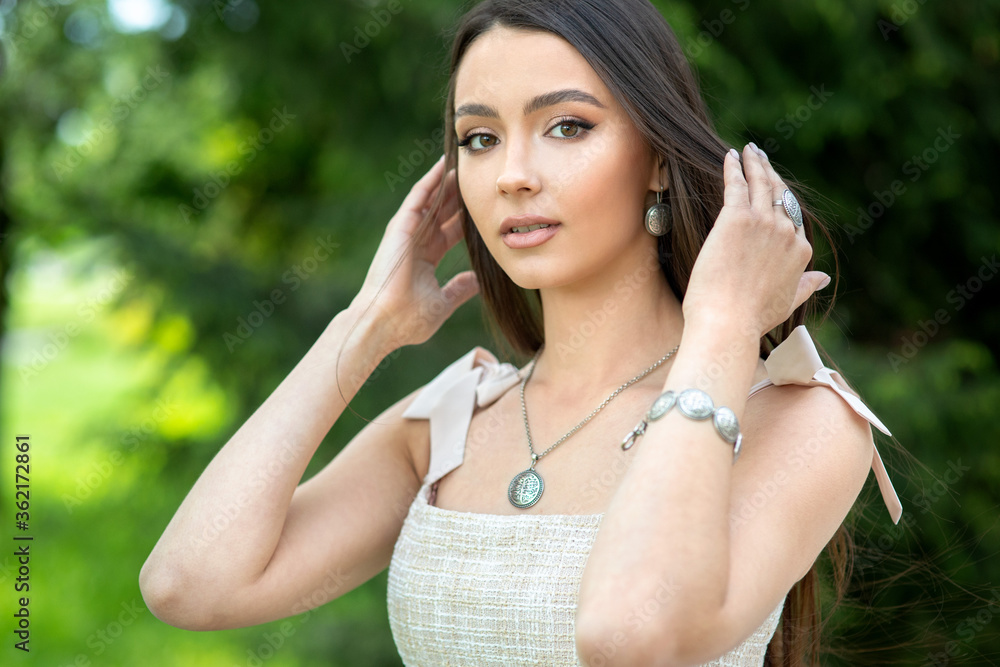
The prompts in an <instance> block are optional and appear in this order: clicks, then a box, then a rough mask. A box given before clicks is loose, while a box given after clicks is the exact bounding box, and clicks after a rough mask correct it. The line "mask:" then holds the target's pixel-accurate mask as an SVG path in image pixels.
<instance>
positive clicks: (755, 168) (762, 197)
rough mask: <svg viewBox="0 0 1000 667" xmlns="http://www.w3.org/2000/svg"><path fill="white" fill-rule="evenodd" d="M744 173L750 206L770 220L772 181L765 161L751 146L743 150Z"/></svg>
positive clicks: (763, 217)
mask: <svg viewBox="0 0 1000 667" xmlns="http://www.w3.org/2000/svg"><path fill="white" fill-rule="evenodd" d="M743 171H744V172H746V175H747V186H748V187H749V189H750V206H751V207H752V208H753V209H755V210H756V211H757V213H758V214H759V215H760V216H761V218H762V219H764V220H767V219H769V218H768V216H770V215H771V206H772V203H771V202H772V199H771V197H772V187H771V179H770V178H768V175H767V170H765V169H764V160H763V158H761V157H760V155H758V154H757V151H755V150H754V149H753V148H751V146H750V144H747V145H746V146H744V148H743Z"/></svg>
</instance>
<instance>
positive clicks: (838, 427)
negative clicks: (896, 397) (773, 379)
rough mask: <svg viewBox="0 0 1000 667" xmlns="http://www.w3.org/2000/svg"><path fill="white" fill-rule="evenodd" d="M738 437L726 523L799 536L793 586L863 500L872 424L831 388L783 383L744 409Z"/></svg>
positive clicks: (766, 391) (775, 533) (870, 455)
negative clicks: (859, 499) (739, 447)
mask: <svg viewBox="0 0 1000 667" xmlns="http://www.w3.org/2000/svg"><path fill="white" fill-rule="evenodd" d="M742 432H743V447H742V450H741V453H740V459H739V461H738V464H737V465H736V466H735V467H734V469H733V496H732V505H731V508H730V510H731V524H733V525H735V526H743V525H753V524H757V525H755V526H754V528H753V530H756V531H760V532H758V535H761V534H766V535H769V536H771V537H773V538H775V539H778V538H779V536H780V535H781V534H782V533H784V531H799V533H798V534H799V535H801V536H802V538H803V540H804V544H799V545H798V546H800V547H802V546H804V547H805V548H804V549H800V550H799V553H800V554H802V556H801V557H800V558H798V559H797V560H793V561H790V562H789V563H788V565H790V566H791V567H792V568H793V571H795V572H797V573H798V576H797V577H796V579H795V580H794V581H797V580H798V578H801V576H802V575H804V574H805V572H806V571H808V569H809V567H811V565H812V562H813V560H814V559H815V557H816V556H817V555H818V553H819V551H820V550H821V548H822V546H824V545H825V544H826V542H827V541H828V540H829V539H830V538H831V537H832V536H833V534H834V533H835V532H836V529H837V528H838V527H839V526H840V524H841V523H842V522H843V520H844V518H845V517H846V515H847V513H848V511H849V510H850V508H851V506H852V505H853V504H854V501H855V500H856V499H857V497H858V495H859V494H860V493H861V489H862V488H863V486H864V483H865V480H866V479H867V477H868V471H869V470H870V468H871V464H872V455H873V447H874V440H873V435H872V429H871V425H870V424H869V422H868V420H866V419H865V418H864V417H862V416H861V415H859V414H858V413H857V412H855V411H854V409H853V408H852V407H851V406H850V405H849V404H848V403H847V401H845V400H844V399H843V398H842V397H841V396H840V395H839V394H837V392H835V391H834V390H833V389H831V388H829V387H825V386H804V385H796V384H788V385H771V386H768V387H766V388H765V389H763V390H761V391H760V392H758V393H757V394H755V395H754V396H753V397H752V398H751V400H749V401H748V402H747V409H746V412H745V414H744V420H743V423H742ZM770 500H777V501H778V502H770ZM763 522H768V523H770V526H767V527H765V526H764V525H763ZM774 529H777V530H774ZM784 534H787V533H784ZM789 546H791V545H789Z"/></svg>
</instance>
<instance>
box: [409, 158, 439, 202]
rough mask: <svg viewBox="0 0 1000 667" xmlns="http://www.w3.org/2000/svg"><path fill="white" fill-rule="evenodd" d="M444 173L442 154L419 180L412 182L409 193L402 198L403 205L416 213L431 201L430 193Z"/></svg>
mask: <svg viewBox="0 0 1000 667" xmlns="http://www.w3.org/2000/svg"><path fill="white" fill-rule="evenodd" d="M443 174H444V155H442V156H441V157H440V158H439V159H438V161H437V162H435V163H434V166H433V167H431V168H430V170H429V171H428V172H427V173H426V174H424V175H423V176H422V177H421V178H420V180H418V181H417V182H416V183H414V184H413V187H412V188H411V189H410V193H409V194H408V195H406V197H405V198H404V199H403V207H404V208H406V209H408V210H410V211H415V212H417V213H419V212H420V210H421V209H422V208H423V207H424V206H426V205H427V202H429V201H431V195H432V194H433V193H434V192H436V191H437V188H439V187H440V185H441V176H442V175H443Z"/></svg>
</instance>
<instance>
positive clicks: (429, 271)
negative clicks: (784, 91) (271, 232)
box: [140, 0, 901, 665]
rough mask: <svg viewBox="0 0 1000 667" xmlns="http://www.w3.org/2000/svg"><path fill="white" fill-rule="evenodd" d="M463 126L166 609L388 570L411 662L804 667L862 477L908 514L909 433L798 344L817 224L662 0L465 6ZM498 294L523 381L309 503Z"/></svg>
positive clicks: (173, 545)
mask: <svg viewBox="0 0 1000 667" xmlns="http://www.w3.org/2000/svg"><path fill="white" fill-rule="evenodd" d="M445 130H446V132H445V136H446V140H445V155H444V156H442V159H441V160H439V161H438V162H437V163H436V164H435V165H434V167H432V168H431V169H430V171H429V172H428V173H427V174H426V175H425V176H424V177H423V178H421V179H420V181H419V182H418V183H417V184H416V185H415V186H414V187H413V189H412V190H411V192H410V193H409V195H408V196H407V197H406V199H405V200H404V202H403V205H402V207H401V208H400V211H399V212H398V213H397V214H396V216H394V217H393V219H392V220H390V221H389V224H388V226H387V228H386V232H385V235H384V237H383V239H382V243H381V245H380V246H379V248H378V250H377V252H376V255H375V258H374V260H373V263H372V266H371V269H370V271H369V273H368V276H367V277H366V279H365V282H364V284H363V286H362V288H361V290H360V292H359V294H358V296H357V297H356V298H355V300H354V301H353V302H352V304H351V306H350V307H349V308H348V309H346V310H345V311H343V312H341V313H339V314H338V315H337V316H336V317H335V318H334V319H333V321H332V322H331V324H330V326H329V327H328V328H327V329H326V330H325V331H324V333H323V334H322V335H321V336H320V338H319V340H318V341H317V342H316V344H315V345H314V346H313V347H312V348H311V349H310V350H309V352H308V353H307V354H306V356H305V357H304V358H303V360H302V361H301V362H300V363H299V364H298V365H297V366H296V367H295V369H293V370H292V372H291V373H290V374H289V376H288V377H287V378H286V379H285V380H284V381H283V382H282V384H281V385H280V386H279V387H278V388H277V389H276V390H275V391H274V393H273V394H272V395H271V396H270V397H269V398H268V399H267V401H265V403H264V404H263V405H262V406H261V407H260V408H259V409H258V410H257V411H256V412H255V413H254V415H253V416H252V417H251V418H250V419H249V420H248V421H247V422H246V424H244V425H243V426H242V427H241V428H240V429H239V430H238V431H237V432H236V434H235V435H234V436H233V437H232V439H231V440H230V441H229V442H228V443H227V444H226V445H225V446H224V447H223V448H222V450H221V451H220V452H219V454H218V455H217V456H216V457H215V459H214V460H213V461H212V462H211V464H210V465H209V466H208V468H207V469H206V470H205V472H204V473H203V474H202V475H201V477H200V478H199V479H198V481H197V483H196V484H195V485H194V487H193V488H192V490H191V492H190V493H189V494H188V496H187V498H186V499H185V500H184V502H183V504H182V505H181V507H180V508H179V509H178V511H177V513H176V515H175V516H174V518H173V520H172V521H171V522H170V524H169V525H168V526H167V528H166V530H165V531H164V534H163V536H162V537H161V538H160V540H159V542H158V543H157V545H156V547H155V548H154V549H153V552H152V553H151V555H150V557H149V559H148V560H147V562H146V563H145V565H144V566H143V570H142V572H141V574H140V583H141V585H142V591H143V595H144V597H145V599H146V601H147V603H148V604H149V606H150V608H151V609H152V610H153V612H154V613H155V614H156V615H157V616H158V617H159V618H161V619H163V620H164V621H166V622H168V623H171V624H173V625H177V626H179V627H184V628H191V629H221V628H232V627H239V626H246V625H252V624H257V623H262V622H265V621H270V620H274V619H278V618H283V617H285V616H289V615H292V614H296V613H301V612H304V611H306V610H308V609H311V608H313V607H316V606H318V605H320V604H323V603H325V602H327V601H329V600H331V599H333V598H335V597H338V596H340V595H343V594H344V593H346V592H347V591H349V590H351V589H353V588H355V587H356V586H358V585H360V584H361V583H363V582H365V581H367V580H368V579H370V578H371V577H372V576H374V575H376V574H378V573H379V572H381V571H382V570H384V569H385V568H386V567H389V600H388V604H389V614H390V622H391V625H392V629H393V633H394V637H395V639H396V643H397V646H398V648H399V649H400V653H401V656H402V658H403V660H404V662H405V663H406V664H413V665H429V664H462V665H468V664H476V665H486V664H504V665H513V664H547V665H564V664H586V665H612V664H614V665H652V664H657V665H692V664H703V663H709V664H720V665H721V664H725V665H731V664H755V665H759V664H763V663H764V661H765V659H770V660H771V661H777V660H779V659H780V660H783V661H785V663H786V664H801V663H802V660H804V659H805V658H806V657H807V656H806V650H805V649H807V648H810V649H812V651H813V652H814V651H815V642H811V640H810V634H809V631H810V630H814V629H815V628H814V627H813V625H814V624H815V621H816V619H815V617H814V616H813V615H811V613H810V612H811V610H812V605H813V603H814V598H813V597H812V596H814V595H815V591H814V589H813V588H812V585H813V580H814V578H815V570H814V563H815V561H816V558H817V556H818V555H819V554H820V552H821V551H822V550H823V548H824V547H825V546H827V544H828V543H831V538H834V537H835V536H841V531H842V523H843V521H844V518H845V517H846V515H847V513H848V511H849V509H850V508H851V506H852V505H853V503H854V501H855V499H856V498H857V496H858V494H859V492H860V490H861V489H862V486H863V484H864V482H865V480H866V477H867V473H868V469H869V468H870V467H871V468H874V469H875V471H876V474H877V476H878V479H879V485H880V487H881V489H882V491H883V497H884V498H885V500H886V503H887V505H888V506H889V508H890V513H891V514H892V516H893V519H894V521H898V518H899V512H900V511H901V510H900V508H899V503H898V498H896V496H895V492H894V491H893V490H892V486H891V484H890V483H889V480H888V477H887V476H886V475H885V470H884V468H883V467H882V465H881V460H880V459H879V458H878V454H877V452H876V451H874V449H873V447H874V443H873V440H872V431H871V427H870V425H869V422H871V423H873V424H875V425H876V426H878V427H879V428H880V429H882V430H883V431H885V432H886V433H888V431H887V430H886V429H885V427H884V426H882V424H881V423H880V422H879V421H878V419H877V418H876V417H875V416H874V415H873V414H872V413H871V412H870V411H869V410H868V408H867V407H866V406H864V404H863V403H861V401H860V400H858V398H857V396H856V394H855V393H854V392H853V391H852V390H851V389H850V388H849V387H848V386H847V385H846V383H845V382H844V381H843V380H842V379H841V378H840V377H839V375H837V374H836V373H833V372H832V371H830V369H828V368H826V367H823V366H822V364H821V363H820V362H819V357H818V355H817V354H816V350H815V347H813V344H812V341H811V339H810V338H809V335H808V333H807V332H806V330H805V328H804V327H801V326H799V325H801V324H802V322H803V321H804V318H805V312H806V309H807V307H808V306H809V305H810V304H811V300H813V299H814V297H813V293H814V292H815V291H816V290H817V289H820V288H822V287H824V286H825V285H826V283H827V282H828V281H829V277H827V276H826V275H825V274H823V273H821V272H818V271H813V270H811V266H812V246H811V238H812V234H813V228H814V227H815V226H818V222H817V221H816V220H815V219H814V218H813V216H812V215H811V214H810V213H809V212H808V210H805V211H803V210H801V209H798V206H797V200H796V198H795V195H794V194H792V192H791V190H790V189H789V185H790V184H788V183H786V182H784V181H783V179H782V178H781V177H780V176H779V175H778V174H777V173H776V172H775V170H774V168H773V167H772V166H771V164H770V162H769V160H768V159H767V156H766V155H764V154H763V152H762V151H760V150H759V149H757V148H756V147H755V146H753V145H752V144H750V145H748V146H746V147H744V148H743V150H742V152H737V151H735V150H727V147H726V145H725V144H724V142H723V141H722V140H721V139H720V138H719V137H718V136H717V135H716V133H715V132H714V130H713V129H712V127H711V123H710V121H709V119H708V115H707V112H706V109H705V107H704V103H703V101H702V100H701V98H700V94H699V91H698V88H697V85H696V83H695V80H694V77H693V74H692V72H691V70H690V67H689V66H688V64H687V63H686V61H685V60H684V57H683V54H682V51H681V49H680V47H679V45H678V43H677V40H676V38H675V37H674V36H673V34H672V32H671V31H670V29H669V27H668V26H667V25H666V23H665V22H664V20H663V19H662V17H661V16H660V15H659V14H658V13H657V12H656V11H655V9H654V8H653V7H652V6H651V5H649V4H648V2H646V0H617V1H615V2H607V1H605V0H587V1H575V2H571V1H565V2H551V1H546V2H542V1H540V0H535V1H529V0H521V1H506V2H502V1H498V2H484V3H482V4H480V5H478V6H476V7H474V8H473V9H472V10H471V11H470V12H469V13H468V14H466V16H465V17H463V19H462V21H461V23H460V24H459V27H458V32H457V35H456V37H455V40H454V45H453V50H452V65H451V77H450V81H449V92H448V102H447V107H446V111H445ZM462 238H464V239H465V240H466V243H467V245H468V249H469V253H470V258H471V261H472V265H473V271H467V272H463V273H460V274H458V275H457V276H455V277H453V278H452V279H451V280H449V281H448V282H447V283H446V284H445V285H444V286H443V287H441V286H439V284H438V281H437V279H436V278H435V275H434V269H435V267H436V265H437V264H438V262H439V261H440V260H441V258H442V257H443V255H444V254H445V253H446V252H447V250H448V249H449V248H451V247H453V246H454V245H455V244H456V243H457V242H458V241H459V240H460V239H462ZM479 292H481V293H482V296H483V298H484V301H485V303H486V305H487V307H488V309H489V311H490V313H491V315H492V316H493V318H494V320H495V321H496V323H497V325H498V327H499V329H500V331H501V332H502V333H503V334H504V335H505V336H506V338H507V339H508V340H509V342H510V343H511V344H512V345H513V346H514V348H515V349H516V350H517V351H519V352H522V353H528V354H532V355H533V358H532V361H531V362H529V363H528V364H526V365H525V366H524V367H522V368H521V369H516V368H514V367H513V366H512V365H510V364H499V363H497V359H496V357H495V356H494V355H493V354H492V353H491V352H489V351H488V350H486V349H484V348H481V347H476V348H474V349H473V350H471V351H469V353H468V354H465V355H463V356H462V357H460V358H459V359H458V360H457V361H456V362H454V363H453V364H451V365H450V366H449V367H448V368H446V369H445V370H444V371H442V372H441V373H440V374H439V375H438V376H437V377H436V378H435V379H434V380H433V381H432V382H430V383H428V384H427V385H425V386H424V387H423V388H421V389H420V390H417V391H414V392H413V393H411V394H410V395H409V396H407V397H405V398H404V399H402V400H400V401H399V402H398V403H396V404H395V405H393V406H392V407H390V408H389V409H388V410H386V412H385V413H383V415H382V416H381V418H379V419H377V420H376V421H375V422H373V423H372V424H370V425H368V426H367V427H366V428H365V429H363V430H362V431H361V432H360V433H359V434H358V435H357V436H356V437H355V438H354V439H353V440H352V441H351V442H350V443H349V444H348V445H347V446H346V447H345V448H344V450H343V451H342V452H340V454H338V455H337V457H336V458H335V459H334V460H333V461H332V462H331V463H330V464H329V465H328V466H326V468H324V469H323V470H322V471H321V472H320V473H318V474H317V475H315V476H314V477H313V478H311V479H309V480H308V481H306V482H304V483H302V484H301V485H299V484H298V482H299V481H300V479H301V476H302V474H303V472H304V470H305V468H306V465H307V464H308V462H309V460H310V458H311V457H312V455H313V453H314V452H315V450H316V448H317V446H318V445H319V443H320V441H321V440H322V438H323V436H324V435H325V434H326V433H327V432H328V431H329V429H330V427H331V426H332V425H333V423H334V422H335V421H336V419H337V418H338V417H339V416H340V414H341V412H342V411H343V409H344V408H345V407H346V403H347V402H348V401H349V400H350V399H351V398H352V397H353V395H354V394H355V393H356V392H357V390H358V388H359V387H360V385H361V384H362V383H363V382H364V381H365V379H366V378H367V377H368V375H369V374H370V373H371V371H372V370H373V369H374V367H375V366H376V365H377V364H378V363H379V362H380V361H381V360H382V359H383V358H384V357H385V356H386V355H388V354H390V353H391V352H393V351H395V350H396V349H398V348H399V347H401V346H403V345H414V344H420V343H423V342H426V341H427V340H429V339H430V338H431V336H432V335H433V334H434V333H435V332H436V331H437V329H438V328H439V327H440V326H441V324H442V323H443V322H444V321H445V320H446V319H447V318H448V317H449V316H450V315H451V313H452V312H454V310H455V309H456V308H457V307H458V306H459V305H461V304H462V303H464V302H465V301H467V300H469V299H470V298H471V297H473V296H474V295H475V294H476V293H479ZM528 292H530V293H532V294H533V295H534V298H535V300H534V301H532V299H531V298H528V296H527V294H528ZM775 330H777V332H778V334H777V336H776V337H772V336H771V335H770V334H772V333H773V332H774V331H775ZM779 342H780V343H781V344H780V345H779V346H778V347H775V348H774V349H770V348H768V347H767V343H770V344H771V345H772V346H773V345H774V344H776V343H779ZM764 359H767V363H766V364H765V361H764ZM331 370H334V371H335V372H333V373H331ZM517 387H519V389H516V388H517ZM815 387H820V388H821V389H820V390H815V391H814V390H813V389H814V388H815ZM765 389H766V390H765ZM692 390H693V391H692ZM619 394H620V396H619ZM750 396H753V397H754V400H753V401H749V400H748V399H749V397H750ZM699 410H702V412H700V413H699ZM526 445H527V446H526ZM786 598H787V601H786ZM779 619H780V620H781V621H782V631H781V632H780V633H778V634H777V635H775V630H776V628H777V625H778V623H779ZM772 636H774V637H775V639H774V641H771V638H772ZM769 642H770V647H768V643H769ZM765 652H767V655H765Z"/></svg>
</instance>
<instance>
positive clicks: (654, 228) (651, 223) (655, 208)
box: [646, 182, 673, 236]
mask: <svg viewBox="0 0 1000 667" xmlns="http://www.w3.org/2000/svg"><path fill="white" fill-rule="evenodd" d="M671 218H672V216H671V210H670V202H669V201H666V202H664V201H663V183H662V182H661V183H660V191H659V192H657V193H656V203H655V204H653V205H652V206H650V207H649V208H648V209H647V210H646V231H647V232H649V233H650V234H652V235H653V236H663V235H664V234H666V233H668V232H669V231H670V227H671V223H672V222H673V220H672V219H671Z"/></svg>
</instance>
